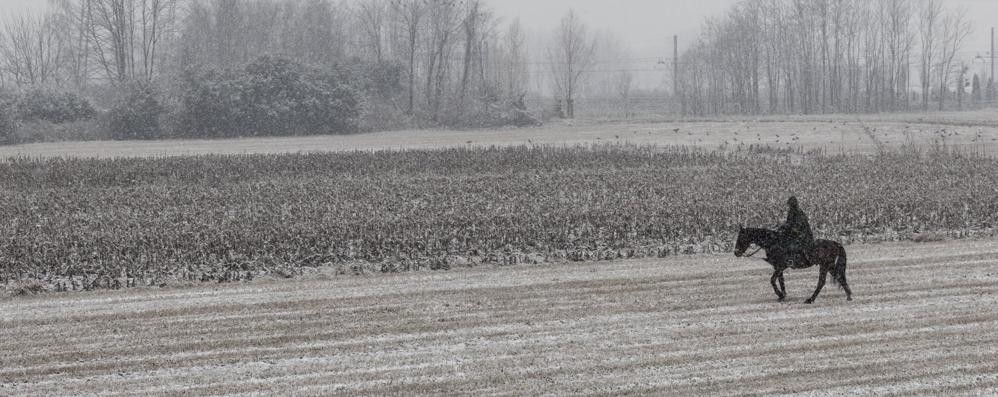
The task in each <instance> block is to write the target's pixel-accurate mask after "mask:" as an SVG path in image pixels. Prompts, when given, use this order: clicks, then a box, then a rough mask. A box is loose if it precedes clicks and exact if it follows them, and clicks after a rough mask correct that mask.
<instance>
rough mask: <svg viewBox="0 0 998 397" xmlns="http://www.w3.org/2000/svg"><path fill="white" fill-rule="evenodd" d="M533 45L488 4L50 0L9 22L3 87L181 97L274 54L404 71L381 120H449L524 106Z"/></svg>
mask: <svg viewBox="0 0 998 397" xmlns="http://www.w3.org/2000/svg"><path fill="white" fill-rule="evenodd" d="M525 43H526V37H525V34H524V30H523V28H522V27H521V25H520V23H519V22H518V21H517V20H512V21H504V20H502V19H500V18H498V17H497V16H496V15H495V13H494V11H493V10H492V9H491V8H490V7H489V6H488V4H486V3H485V2H484V1H482V0H359V1H355V2H339V1H333V0H187V1H185V0H50V5H49V7H48V8H47V11H46V12H45V13H44V14H41V15H32V14H23V15H18V16H14V17H10V18H8V19H7V20H6V21H4V22H3V29H2V31H0V88H3V87H6V88H8V89H9V88H17V87H30V86H39V85H41V86H47V87H55V88H59V89H65V90H73V91H77V92H89V91H91V90H93V89H95V87H108V86H111V87H115V86H119V85H120V86H124V85H125V84H126V83H128V82H131V81H136V80H142V81H151V82H155V83H157V84H158V85H160V86H162V87H165V88H166V89H170V88H171V86H172V85H174V83H175V82H177V81H179V80H180V77H181V76H183V75H184V74H185V73H188V72H189V71H190V70H192V69H213V70H239V69H240V68H242V67H243V66H244V65H247V64H249V63H251V62H253V61H254V60H256V59H259V58H260V57H261V56H265V55H270V56H276V57H283V58H287V59H292V60H295V61H297V62H301V63H303V64H306V65H313V66H318V67H334V68H342V67H343V65H344V64H352V65H357V64H376V65H382V66H384V65H396V66H398V67H397V71H398V76H397V77H398V79H399V80H400V82H401V88H400V92H398V93H397V94H398V95H394V96H390V97H388V98H380V99H384V102H386V103H382V104H381V105H385V106H381V107H379V111H388V110H386V109H392V111H394V112H396V113H397V115H396V116H397V117H399V118H410V119H412V120H424V121H430V122H437V123H446V122H449V121H451V120H449V119H451V118H455V117H456V118H460V117H474V116H476V115H480V114H481V113H488V112H489V111H491V110H494V109H495V108H501V107H503V105H504V104H506V105H508V104H510V103H522V97H523V95H524V94H525V93H526V91H527V88H526V87H527V82H528V79H529V76H528V71H527V66H526V65H527V49H526V44H525ZM376 69H377V70H376V71H377V72H379V73H381V72H384V71H385V70H395V69H392V68H386V67H379V68H376ZM371 102H375V101H374V100H373V99H372V100H370V101H364V103H365V106H369V107H371V106H375V104H372V103H371Z"/></svg>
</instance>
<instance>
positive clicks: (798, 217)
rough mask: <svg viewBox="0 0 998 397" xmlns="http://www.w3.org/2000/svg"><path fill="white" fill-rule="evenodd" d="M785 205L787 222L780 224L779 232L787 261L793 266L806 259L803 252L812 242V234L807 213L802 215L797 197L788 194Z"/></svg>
mask: <svg viewBox="0 0 998 397" xmlns="http://www.w3.org/2000/svg"><path fill="white" fill-rule="evenodd" d="M787 206H789V207H790V208H789V210H788V211H787V223H785V224H783V225H782V226H780V229H779V232H780V235H781V236H782V237H783V242H784V248H785V250H786V260H787V263H788V264H789V265H790V266H794V265H795V264H797V263H801V261H803V260H806V258H805V257H804V252H806V251H807V250H808V249H810V247H811V245H812V244H814V235H813V234H812V233H811V225H810V224H809V223H808V221H807V215H804V211H801V209H800V205H799V204H798V203H797V197H794V196H790V199H789V200H787Z"/></svg>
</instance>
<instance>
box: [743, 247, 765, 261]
mask: <svg viewBox="0 0 998 397" xmlns="http://www.w3.org/2000/svg"><path fill="white" fill-rule="evenodd" d="M759 251H762V247H759V248H757V249H756V250H755V251H753V252H752V253H751V254H748V255H745V256H744V257H745V258H751V257H752V256H754V255H755V254H758V253H759Z"/></svg>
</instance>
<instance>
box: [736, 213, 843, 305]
mask: <svg viewBox="0 0 998 397" xmlns="http://www.w3.org/2000/svg"><path fill="white" fill-rule="evenodd" d="M740 229H741V230H740V231H739V232H738V240H737V242H736V243H735V256H736V257H739V258H741V257H742V256H745V251H746V250H748V248H749V246H750V245H752V244H755V245H757V246H758V247H759V250H766V262H769V264H770V265H773V277H771V278H770V279H769V282H770V284H772V285H773V291H775V292H776V296H777V297H779V299H778V301H779V302H783V301H784V300H785V299H786V297H787V290H786V287H784V285H783V272H784V271H785V270H787V269H806V268H809V267H811V266H814V265H816V264H817V265H819V266H820V267H821V270H820V272H819V276H818V287H817V288H815V290H814V295H811V297H810V298H809V299H808V300H806V301H804V303H807V304H811V303H814V299H815V298H817V297H818V293H820V292H821V288H822V287H824V286H825V278H826V275H827V274H828V273H831V274H832V280H834V281H835V282H836V283H838V284H839V287H841V288H842V289H844V290H845V292H846V300H849V301H851V300H852V291H851V290H850V289H849V283H848V282H847V281H846V250H845V248H843V247H842V244H839V243H837V242H835V241H830V240H815V241H814V244H813V245H812V246H811V249H810V250H808V251H807V252H806V253H805V255H804V256H803V258H804V260H802V261H800V262H801V263H787V260H786V258H785V254H784V248H783V241H781V240H782V239H781V236H780V233H779V232H777V231H774V230H769V229H753V228H744V227H742V228H740ZM759 250H756V252H759ZM754 254H755V252H753V253H752V254H749V255H748V257H751V256H752V255H754ZM777 282H779V283H780V286H779V288H777V287H776V283H777Z"/></svg>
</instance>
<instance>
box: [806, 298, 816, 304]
mask: <svg viewBox="0 0 998 397" xmlns="http://www.w3.org/2000/svg"><path fill="white" fill-rule="evenodd" d="M804 303H807V304H809V305H810V304H812V303H814V299H808V300H806V301H804Z"/></svg>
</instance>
